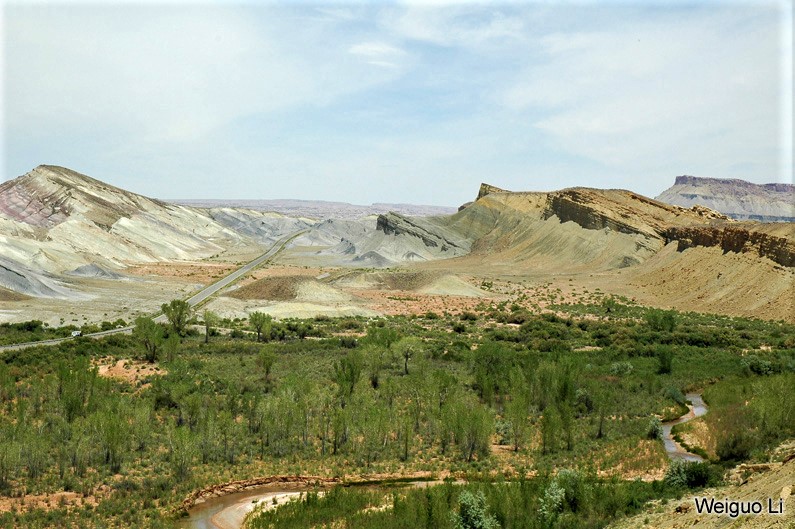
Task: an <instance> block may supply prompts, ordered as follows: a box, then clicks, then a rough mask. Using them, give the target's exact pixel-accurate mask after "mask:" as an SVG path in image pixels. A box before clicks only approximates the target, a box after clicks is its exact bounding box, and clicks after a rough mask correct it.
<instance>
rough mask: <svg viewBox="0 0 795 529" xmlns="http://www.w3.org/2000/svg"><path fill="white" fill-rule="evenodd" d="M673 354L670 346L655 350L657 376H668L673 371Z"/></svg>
mask: <svg viewBox="0 0 795 529" xmlns="http://www.w3.org/2000/svg"><path fill="white" fill-rule="evenodd" d="M673 362H674V352H673V349H671V347H670V346H660V347H659V348H658V349H657V374H658V375H668V374H670V373H671V371H672V370H673Z"/></svg>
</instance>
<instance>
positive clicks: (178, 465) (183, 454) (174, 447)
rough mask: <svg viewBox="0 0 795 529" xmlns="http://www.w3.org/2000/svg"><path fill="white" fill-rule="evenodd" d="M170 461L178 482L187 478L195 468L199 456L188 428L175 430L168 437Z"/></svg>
mask: <svg viewBox="0 0 795 529" xmlns="http://www.w3.org/2000/svg"><path fill="white" fill-rule="evenodd" d="M168 448H169V459H170V462H171V472H172V473H173V475H174V478H175V479H177V480H183V479H185V478H187V477H188V476H189V475H190V473H191V469H192V467H193V460H194V458H195V457H196V455H197V454H198V449H197V448H196V443H195V441H194V439H193V435H192V434H191V432H190V430H188V429H187V428H174V429H173V430H171V431H170V432H169V436H168Z"/></svg>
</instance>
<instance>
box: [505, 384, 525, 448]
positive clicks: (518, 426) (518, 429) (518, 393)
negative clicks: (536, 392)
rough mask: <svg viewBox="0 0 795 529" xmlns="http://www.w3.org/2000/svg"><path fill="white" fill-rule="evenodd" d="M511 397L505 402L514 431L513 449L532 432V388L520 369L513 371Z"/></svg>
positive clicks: (520, 444) (506, 413) (522, 443)
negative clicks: (530, 416) (529, 416)
mask: <svg viewBox="0 0 795 529" xmlns="http://www.w3.org/2000/svg"><path fill="white" fill-rule="evenodd" d="M510 380H511V398H510V400H509V401H508V402H506V403H505V418H506V419H508V421H509V422H510V423H511V430H512V432H513V451H514V452H518V451H519V449H520V448H521V447H522V445H524V444H525V443H526V442H527V439H528V436H529V433H530V421H529V419H528V415H529V412H530V388H529V387H528V384H527V380H526V378H525V376H524V374H523V373H522V372H521V370H519V369H515V370H514V371H513V372H512V373H511V377H510Z"/></svg>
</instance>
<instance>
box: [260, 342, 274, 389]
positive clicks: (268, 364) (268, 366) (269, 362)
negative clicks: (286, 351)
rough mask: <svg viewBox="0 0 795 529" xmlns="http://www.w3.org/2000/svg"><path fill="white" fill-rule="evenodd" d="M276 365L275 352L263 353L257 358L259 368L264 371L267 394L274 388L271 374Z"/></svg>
mask: <svg viewBox="0 0 795 529" xmlns="http://www.w3.org/2000/svg"><path fill="white" fill-rule="evenodd" d="M275 363H276V354H274V353H273V351H262V352H261V353H260V354H259V355H258V356H257V366H259V368H260V369H262V373H263V375H264V376H265V393H269V392H270V390H271V389H272V388H273V379H272V376H271V373H272V372H273V364H275Z"/></svg>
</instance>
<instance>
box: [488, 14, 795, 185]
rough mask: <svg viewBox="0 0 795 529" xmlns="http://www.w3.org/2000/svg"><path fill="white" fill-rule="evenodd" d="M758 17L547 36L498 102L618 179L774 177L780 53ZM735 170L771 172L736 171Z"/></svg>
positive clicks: (666, 21)
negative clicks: (530, 117) (536, 58)
mask: <svg viewBox="0 0 795 529" xmlns="http://www.w3.org/2000/svg"><path fill="white" fill-rule="evenodd" d="M765 14H766V13H764V12H763V13H762V16H761V17H748V13H739V14H734V13H711V12H705V11H701V12H699V13H696V14H695V15H696V16H688V17H687V18H685V17H684V16H683V17H681V18H678V19H675V18H673V17H664V18H663V19H661V20H646V21H639V20H635V19H631V20H627V21H626V22H625V23H623V24H618V25H617V26H616V27H613V28H610V31H609V32H608V31H600V32H574V33H554V34H551V35H548V36H546V37H544V38H542V39H541V41H540V44H541V50H542V61H541V62H540V63H539V64H534V65H531V66H530V67H528V68H526V69H525V70H524V71H523V72H522V73H521V74H520V75H519V76H518V77H517V79H516V81H515V82H514V83H513V84H512V85H510V86H508V87H507V88H506V89H505V90H503V91H501V92H500V93H499V95H498V96H497V99H498V101H500V102H501V103H502V104H503V105H504V106H505V107H506V108H507V109H509V110H512V111H518V112H522V111H524V112H528V113H533V114H534V115H535V116H538V115H541V116H543V117H541V118H538V117H537V118H536V121H535V125H536V126H537V127H538V128H539V129H540V130H542V131H544V132H545V133H547V134H549V135H550V136H551V137H552V138H554V139H555V140H556V141H557V143H558V145H560V146H561V147H562V148H563V149H565V150H566V151H568V152H570V153H572V154H576V155H579V156H585V157H587V158H589V159H592V160H595V161H598V162H599V163H602V164H605V165H606V166H608V167H613V168H614V169H616V170H618V171H619V172H624V173H630V172H634V173H635V174H638V173H645V174H648V172H649V171H653V172H658V171H660V170H662V171H664V172H665V173H664V174H667V173H670V172H671V171H674V172H680V171H681V172H685V171H691V172H699V171H709V173H707V174H711V175H714V176H729V175H731V176H740V177H742V176H745V177H746V178H748V177H759V178H767V179H771V178H773V177H774V176H775V173H776V169H777V168H776V167H773V166H771V163H770V162H771V161H772V160H771V157H770V150H771V149H773V150H775V149H776V148H782V149H786V148H787V147H786V146H785V145H781V144H780V142H779V138H780V131H779V130H778V127H777V126H776V123H777V121H778V117H777V116H778V113H779V112H781V109H782V98H783V97H786V94H782V93H780V91H779V90H778V88H779V83H777V82H772V80H774V79H776V78H777V76H779V75H780V74H779V70H778V64H777V61H776V55H775V54H774V53H771V52H774V51H778V52H779V53H780V54H783V53H785V50H780V49H779V48H778V46H777V41H778V39H777V35H776V34H775V32H774V31H771V24H770V19H769V18H768V19H765V17H764V15H765ZM768 14H769V13H768ZM691 15H692V14H691ZM774 27H775V26H774ZM738 164H741V167H744V168H746V169H749V168H753V169H754V170H756V171H764V172H765V173H766V174H764V175H761V174H745V175H743V174H736V173H737V171H738V169H737V166H738ZM730 173H734V174H730ZM701 174H704V173H703V172H702V173H701ZM782 176H783V175H779V177H780V178H781V177H782Z"/></svg>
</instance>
